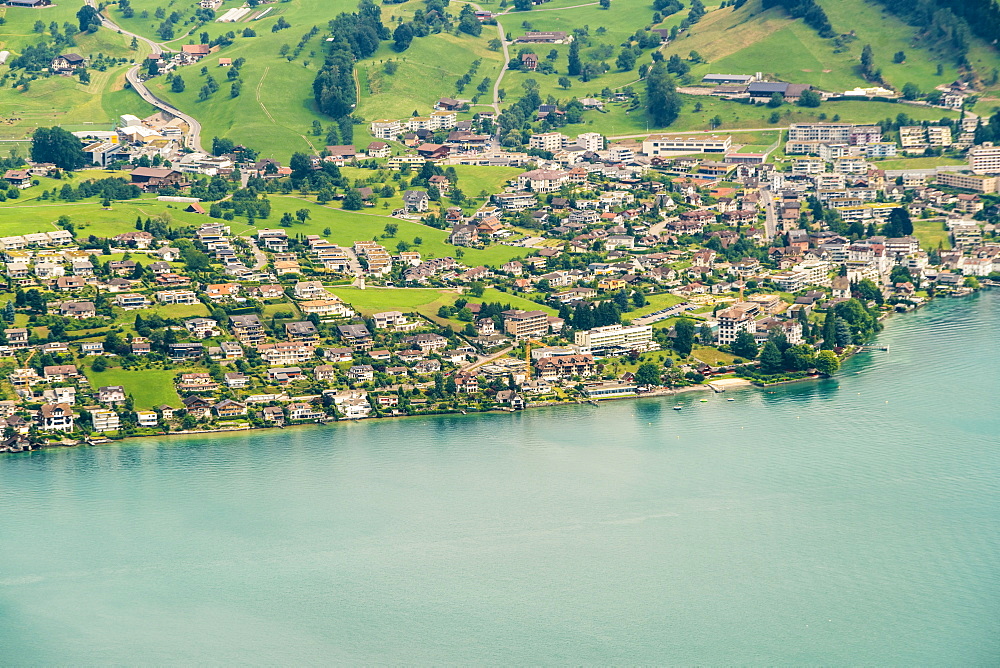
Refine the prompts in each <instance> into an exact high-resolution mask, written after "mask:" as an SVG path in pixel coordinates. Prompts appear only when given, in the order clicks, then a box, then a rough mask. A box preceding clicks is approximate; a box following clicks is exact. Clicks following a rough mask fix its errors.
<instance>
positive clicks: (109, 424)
mask: <svg viewBox="0 0 1000 668" xmlns="http://www.w3.org/2000/svg"><path fill="white" fill-rule="evenodd" d="M90 419H91V421H93V423H94V431H118V429H119V428H120V427H121V420H120V418H119V417H118V413H116V412H114V411H109V410H96V411H91V412H90Z"/></svg>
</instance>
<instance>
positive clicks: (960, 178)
mask: <svg viewBox="0 0 1000 668" xmlns="http://www.w3.org/2000/svg"><path fill="white" fill-rule="evenodd" d="M934 181H935V183H936V184H937V185H940V186H946V187H948V188H958V189H960V190H972V191H973V192H977V193H995V192H997V182H998V181H1000V177H996V176H984V175H982V174H968V173H963V172H938V174H937V176H936V177H935V179H934Z"/></svg>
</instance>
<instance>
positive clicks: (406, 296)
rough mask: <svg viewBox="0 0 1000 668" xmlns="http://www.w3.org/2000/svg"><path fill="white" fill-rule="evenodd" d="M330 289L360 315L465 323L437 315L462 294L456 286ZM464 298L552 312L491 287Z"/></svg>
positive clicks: (527, 309)
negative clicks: (393, 314)
mask: <svg viewBox="0 0 1000 668" xmlns="http://www.w3.org/2000/svg"><path fill="white" fill-rule="evenodd" d="M330 292H332V293H333V294H335V295H337V296H338V297H340V298H341V299H342V300H344V301H345V302H347V303H348V304H350V305H351V306H353V307H354V308H355V309H356V310H358V311H360V312H361V313H362V314H364V315H371V314H372V313H379V312H381V311H400V312H402V313H414V312H415V313H419V314H420V315H423V316H425V317H427V318H430V319H432V320H435V321H438V322H446V323H449V324H452V325H453V326H457V327H464V326H465V323H461V322H459V321H457V320H448V319H441V318H438V317H437V312H438V309H439V308H441V307H442V306H450V305H452V304H454V303H455V300H457V299H458V298H459V297H460V296H462V295H460V294H459V292H458V291H457V290H451V289H437V288H366V289H365V290H361V289H360V288H351V287H337V288H331V289H330ZM465 299H466V300H467V301H470V302H474V303H480V302H490V303H492V302H499V303H501V304H510V305H511V306H512V307H513V308H519V309H524V310H526V311H531V310H539V311H545V312H546V313H549V314H552V315H555V314H556V311H555V309H553V308H551V307H549V306H545V305H543V304H539V303H537V302H533V301H531V300H530V299H525V298H524V297H519V296H517V295H511V294H508V293H506V292H501V291H500V290H497V289H495V288H487V289H486V290H484V291H483V296H482V297H471V296H469V295H465Z"/></svg>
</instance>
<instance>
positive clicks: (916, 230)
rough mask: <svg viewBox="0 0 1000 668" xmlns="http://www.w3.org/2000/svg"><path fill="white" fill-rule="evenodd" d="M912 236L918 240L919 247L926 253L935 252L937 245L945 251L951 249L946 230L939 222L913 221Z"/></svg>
mask: <svg viewBox="0 0 1000 668" xmlns="http://www.w3.org/2000/svg"><path fill="white" fill-rule="evenodd" d="M913 236H915V237H916V238H917V239H919V240H920V247H921V248H923V249H924V250H926V251H930V250H937V248H938V245H940V246H941V247H942V248H944V249H945V250H947V249H949V248H951V239H950V238H949V236H948V230H946V229H945V228H944V223H942V222H941V221H940V220H920V219H914V221H913Z"/></svg>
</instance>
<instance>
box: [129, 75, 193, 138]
mask: <svg viewBox="0 0 1000 668" xmlns="http://www.w3.org/2000/svg"><path fill="white" fill-rule="evenodd" d="M139 68H140V66H139V65H134V66H133V67H131V68H130V69H129V71H128V72H126V73H125V78H126V79H128V82H129V85H131V86H132V88H133V89H135V92H137V93H138V94H139V97H141V98H142V99H144V100H145V101H146V102H149V103H150V104H151V105H153V106H154V107H156V108H157V109H160V110H161V111H165V112H167V113H168V114H170V115H171V116H176V117H177V118H180V119H181V120H182V121H184V122H185V123H187V125H188V134H187V145H188V148H193V149H194V150H196V151H202V152H204V149H202V147H201V123H199V122H198V121H197V120H196V119H195V118H194V116H189V115H188V114H185V113H184V112H183V111H181V110H179V109H177V108H176V107H173V106H171V105H169V104H167V103H166V102H164V101H163V100H161V99H160V98H158V97H156V96H155V95H153V93H152V92H151V91H150V90H149V89H148V88H146V84H145V83H143V81H142V77H140V76H139Z"/></svg>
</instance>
